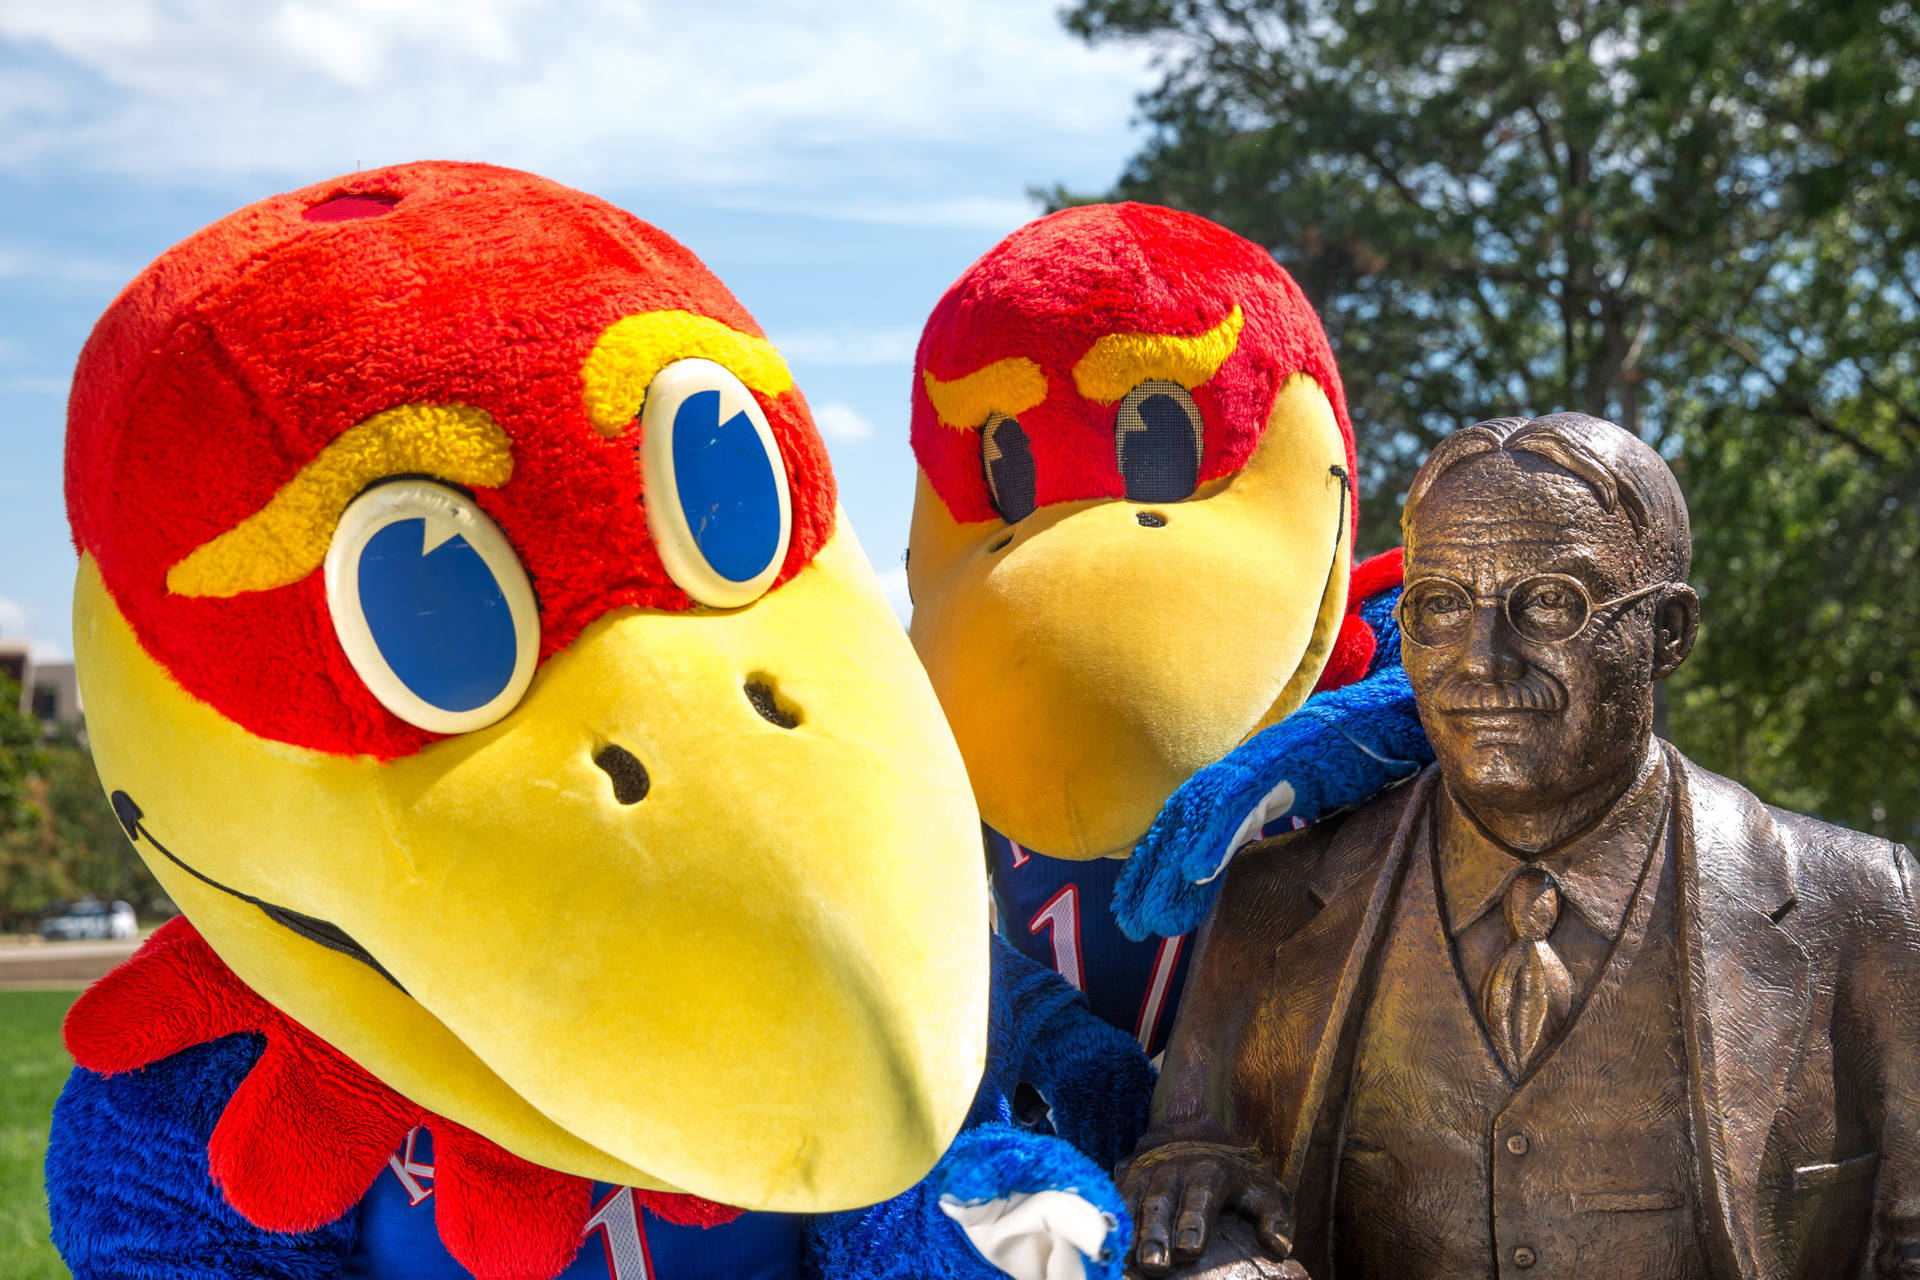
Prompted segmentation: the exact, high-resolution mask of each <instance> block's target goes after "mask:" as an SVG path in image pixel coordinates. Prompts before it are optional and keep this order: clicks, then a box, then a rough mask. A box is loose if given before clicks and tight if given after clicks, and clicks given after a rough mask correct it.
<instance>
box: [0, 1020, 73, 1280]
mask: <svg viewBox="0 0 1920 1280" xmlns="http://www.w3.org/2000/svg"><path fill="white" fill-rule="evenodd" d="M79 994H80V993H79V992H78V991H0V1276H5V1277H6V1278H7V1280H65V1277H66V1274H67V1269H66V1268H65V1267H63V1266H61V1265H60V1256H59V1255H58V1254H56V1253H55V1252H54V1251H53V1245H52V1244H50V1243H49V1242H48V1240H47V1196H46V1192H45V1191H44V1190H43V1189H42V1187H41V1166H42V1164H43V1163H44V1162H45V1160H46V1158H47V1126H48V1120H49V1117H50V1116H51V1114H52V1112H53V1100H54V1099H55V1098H56V1097H58V1096H59V1095H60V1086H61V1085H63V1084H65V1083H66V1081H67V1072H69V1071H71V1070H72V1069H73V1059H71V1058H69V1057H68V1056H67V1051H66V1048H65V1047H64V1046H63V1045H62V1044H61V1043H60V1020H61V1019H62V1018H64V1017H66V1015H67V1006H68V1005H70V1004H72V1003H73V1000H74V997H75V996H77V995H79Z"/></svg>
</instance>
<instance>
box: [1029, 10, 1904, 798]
mask: <svg viewBox="0 0 1920 1280" xmlns="http://www.w3.org/2000/svg"><path fill="white" fill-rule="evenodd" d="M1065 20H1066V22H1067V25H1068V26H1069V28H1071V29H1072V30H1074V31H1075V32H1077V33H1079V34H1080V35H1082V36H1084V37H1086V38H1087V39H1089V40H1114V39H1127V40H1139V41H1146V42H1149V43H1151V44H1152V45H1153V46H1154V47H1155V48H1156V49H1157V50H1158V52H1159V54H1160V67H1161V72H1162V76H1161V80H1160V83H1159V84H1158V86H1157V87H1156V88H1155V89H1153V90H1152V91H1151V92H1149V93H1148V94H1147V95H1145V96H1144V97H1143V99H1142V100H1141V107H1142V111H1143V115H1144V119H1145V122H1146V123H1147V124H1148V126H1149V128H1150V133H1149V136H1148V140H1147V143H1146V145H1145V147H1144V148H1143V150H1142V151H1141V153H1140V154H1139V155H1138V156H1137V157H1136V158H1135V159H1134V160H1133V162H1132V163H1131V164H1130V166H1129V167H1128V169H1127V171H1126V172H1125V174H1124V175H1123V176H1122V178H1121V180H1120V182H1119V183H1118V184H1117V187H1116V190H1115V191H1114V192H1113V193H1111V195H1112V196H1113V197H1118V198H1128V199H1143V200H1153V201H1157V202H1160V203H1164V204H1171V205H1175V206H1178V207H1182V208H1188V209H1192V210H1194V211H1196V212H1199V213H1202V214H1205V215H1207V216H1209V217H1212V218H1215V219H1217V220H1219V221H1221V222H1224V223H1226V224H1227V225H1229V226H1231V227H1234V228H1235V229H1236V230H1239V231H1240V232H1241V233H1242V234H1244V235H1247V236H1249V237H1250V238H1252V239H1254V240H1255V241H1257V242H1259V243H1261V244H1264V245H1266V246H1268V247H1269V248H1270V249H1271V250H1272V251H1273V252H1274V253H1275V255H1276V256H1277V257H1278V258H1279V259H1280V260H1281V261H1282V262H1284V263H1285V264H1286V265H1287V267H1288V268H1289V269H1290V270H1291V271H1292V272H1293V274H1294V275H1295V277H1296V278H1297V279H1298V280H1299V281H1300V282H1301V285H1302V286H1303V287H1304V288H1305V289H1306V290H1307V292H1308V294H1309V296H1311V297H1312V298H1313V300H1314V302H1315V305H1316V306H1317V307H1318V308H1319V309H1320V312H1321V315H1322V317H1323V318H1324V319H1325V320H1326V322H1327V327H1328V329H1329V332H1330V333H1331V335H1332V338H1333V342H1334V349H1335V352H1336V354H1337V355H1338V357H1339V360H1340V367H1341V372H1342V376H1343V378H1344V379H1345V382H1346V388H1347V394H1348V398H1349V402H1350V404H1351V407H1352V409H1353V414H1354V419H1355V424H1356V427H1357V428H1358V430H1359V433H1360V439H1361V446H1362V456H1363V466H1362V482H1363V485H1364V489H1363V492H1364V493H1365V494H1366V496H1367V497H1368V498H1369V499H1370V500H1371V501H1370V502H1368V503H1366V504H1364V506H1363V510H1365V511H1366V512H1367V514H1368V524H1367V527H1366V529H1365V530H1364V531H1363V538H1362V545H1363V549H1366V548H1368V547H1371V548H1373V549H1378V548H1380V547H1384V546H1387V545H1391V544H1392V542H1393V541H1394V540H1395V539H1396V537H1397V531H1396V529H1395V522H1396V521H1397V518H1398V506H1397V503H1396V502H1395V501H1394V496H1395V495H1397V494H1399V493H1401V492H1403V491H1404V487H1405V484H1406V481H1407V479H1408V478H1409V477H1410V475H1411V472H1412V469H1413V468H1414V467H1415V466H1416V465H1417V464H1418V461H1419V459H1420V458H1421V457H1422V456H1424V454H1425V452H1426V450H1427V449H1428V448H1429V447H1430V446H1431V444H1432V443H1433V441H1434V440H1436V439H1437V438H1438V437H1439V436H1440V435H1442V434H1444V433H1445V432H1447V431H1450V430H1452V429H1454V428H1456V427H1458V426H1462V425H1465V424H1466V423H1469V422H1472V421H1475V420H1477V419H1481V418H1486V417H1493V416H1498V415H1502V414H1509V413H1524V414H1538V413H1545V412H1551V411H1553V410H1556V409H1563V408H1571V409H1581V410H1584V411H1586V412H1589V413H1596V414H1601V415H1603V416H1607V417H1611V418H1613V419H1614V420H1615V421H1618V422H1621V423H1623V424H1624V425H1627V426H1629V427H1631V428H1632V429H1634V430H1636V431H1639V432H1640V433H1641V434H1642V435H1644V436H1645V437H1646V438H1647V439H1649V440H1651V441H1653V442H1655V443H1656V444H1657V445H1658V446H1659V447H1660V448H1661V449H1662V451H1663V452H1664V453H1666V454H1667V456H1668V457H1669V458H1671V459H1672V460H1673V461H1674V464H1675V468H1676V470H1677V471H1678V472H1679V473H1680V475H1681V478H1682V482H1683V483H1684V484H1685V485H1686V487H1687V490H1688V495H1689V500H1690V503H1691V506H1692V509H1693V516H1694V523H1695V530H1694V532H1695V544H1696V563H1695V572H1694V579H1695V582H1696V584H1698V585H1700V586H1702V587H1703V595H1704V596H1705V599H1706V620H1707V625H1706V628H1705V629H1704V632H1703V636H1702V641H1701V646H1700V649H1699V651H1698V653H1697V654H1696V656H1695V659H1694V661H1692V662H1691V663H1689V664H1688V666H1687V667H1686V668H1684V669H1683V671H1682V673H1681V676H1680V678H1678V679H1677V680H1676V681H1675V689H1674V704H1673V711H1672V716H1671V721H1670V723H1671V727H1672V730H1673V734H1674V737H1675V738H1676V740H1677V741H1678V742H1679V743H1680V745H1681V746H1682V747H1683V748H1685V749H1686V750H1688V751H1689V752H1690V753H1692V754H1693V755H1695V756H1696V758H1698V759H1700V760H1702V761H1703V762H1705V763H1707V764H1709V765H1710V766H1713V767H1717V768H1720V769H1722V770H1725V771H1727V772H1730V773H1732V774H1734V775H1736V776H1739V777H1741V778H1743V779H1745V780H1747V781H1749V782H1750V783H1752V784H1753V785H1755V786H1756V787H1758V788H1759V789H1760V790H1762V791H1763V792H1764V793H1766V794H1768V795H1769V796H1770V797H1773V798H1775V799H1777V800H1779V801H1781V802H1784V803H1790V804H1795V805H1799V806H1802V807H1805V808H1808V809H1811V810H1814V811H1817V812H1820V813H1822V814H1824V815H1825V816H1828V817H1831V818H1834V819H1837V820H1844V821H1848V822H1851V823H1854V824H1857V825H1860V826H1863V827H1869V828H1874V829H1878V830H1882V831H1886V832H1889V833H1894V834H1899V835H1902V836H1911V835H1913V834H1915V833H1917V832H1920V770H1915V769H1914V768H1913V767H1912V761H1913V760H1914V758H1915V755H1916V748H1920V582H1916V579H1915V571H1916V568H1920V566H1916V564H1915V557H1916V553H1920V369H1917V368H1916V361H1920V121H1917V114H1916V110H1915V101H1914V99H1915V92H1916V88H1920V18H1917V17H1916V14H1915V10H1914V7H1913V5H1912V4H1910V3H1899V4H1862V3H1857V2H1855V0H1839V2H1838V3H1822V2H1818V0H1673V2H1670V3H1630V2H1623V0H1591V2H1589V3H1580V2H1579V0H1509V2H1508V3H1503V4H1498V5H1479V4H1462V3H1460V2H1459V0H1268V2H1265V3H1261V2H1258V0H1080V3H1078V4H1077V5H1076V6H1075V7H1073V8H1071V9H1070V10H1068V11H1067V13H1066V15H1065ZM1054 198H1055V200H1056V202H1065V201H1068V200H1072V199H1075V198H1076V197H1073V196H1070V195H1068V194H1067V193H1064V192H1055V193H1054Z"/></svg>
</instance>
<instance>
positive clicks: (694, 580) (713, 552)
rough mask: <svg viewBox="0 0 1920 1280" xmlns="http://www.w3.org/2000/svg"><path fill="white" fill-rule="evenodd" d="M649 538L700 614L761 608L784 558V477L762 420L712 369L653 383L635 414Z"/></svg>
mask: <svg viewBox="0 0 1920 1280" xmlns="http://www.w3.org/2000/svg"><path fill="white" fill-rule="evenodd" d="M640 465H641V470H642V472H643V473H644V475H645V477H646V502H647V528H648V529H649V531H650V532H651V533H652V534H653V541H654V545H655V546H656V547H658V548H659V551H660V560H661V563H663V564H664V565H665V566H666V569H667V572H668V573H670V574H672V575H673V580H674V581H675V582H677V583H679V584H680V585H681V587H683V588H685V590H686V592H687V594H688V595H690V596H692V597H693V598H694V599H696V600H698V601H700V602H701V603H702V604H709V605H713V606H715V607H717V608H722V609H728V608H734V607H736V606H738V605H743V604H747V603H749V602H750V601H752V600H755V599H757V598H759V596H760V595H761V593H763V592H764V591H766V589H767V588H768V587H769V586H770V585H772V583H773V580H774V578H775V577H776V576H777V575H778V574H779V572H780V566H781V564H782V563H784V562H785V560H786V558H787V540H788V538H789V536H790V535H791V534H792V526H793V513H792V507H791V505H790V501H791V500H790V498H789V496H788V493H787V468H786V465H785V463H784V462H783V461H782V459H781V456H780V447H779V445H778V444H776V443H775V442H774V438H773V430H772V428H770V427H769V426H768V425H767V417H766V414H764V413H762V412H761V410H760V405H759V404H758V402H756V401H755V400H754V398H753V395H752V393H751V392H749V391H748V390H747V389H746V387H745V386H743V385H742V384H741V382H740V380H739V379H738V378H736V377H734V376H733V375H732V374H731V373H729V372H727V370H726V369H725V368H723V367H721V366H720V365H718V364H715V363H714V362H713V361H711V360H680V361H677V362H675V363H674V364H670V365H668V366H667V367H666V368H664V369H662V370H661V371H660V372H659V373H657V374H655V375H654V379H653V381H652V383H650V384H649V385H648V387H647V399H646V406H645V408H643V409H642V410H641V414H640Z"/></svg>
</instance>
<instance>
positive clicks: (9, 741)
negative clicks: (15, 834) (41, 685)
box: [0, 675, 44, 835]
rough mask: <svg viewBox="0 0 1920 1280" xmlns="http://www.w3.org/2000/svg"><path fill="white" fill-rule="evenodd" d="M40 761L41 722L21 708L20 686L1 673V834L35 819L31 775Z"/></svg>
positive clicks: (39, 765) (35, 772)
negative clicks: (37, 721) (35, 720)
mask: <svg viewBox="0 0 1920 1280" xmlns="http://www.w3.org/2000/svg"><path fill="white" fill-rule="evenodd" d="M43 763H44V757H43V755H42V753H41V750H40V726H39V725H38V724H36V723H35V722H34V720H33V717H31V716H29V715H27V714H26V713H25V712H23V711H21V710H20V686H19V685H18V684H17V683H15V682H14V681H12V680H10V679H8V678H7V677H6V676H4V675H0V835H4V834H6V833H7V832H9V831H12V830H15V829H17V828H19V827H23V826H27V825H29V824H31V823H32V822H33V821H34V820H35V815H36V813H37V811H36V810H35V808H34V806H33V803H32V796H31V785H30V779H32V778H33V776H34V775H35V774H37V773H38V772H39V771H40V767H41V765H42V764H43Z"/></svg>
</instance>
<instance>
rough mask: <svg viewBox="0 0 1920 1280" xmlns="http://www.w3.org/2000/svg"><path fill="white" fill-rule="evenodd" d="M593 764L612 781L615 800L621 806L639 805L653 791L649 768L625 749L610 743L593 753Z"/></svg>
mask: <svg viewBox="0 0 1920 1280" xmlns="http://www.w3.org/2000/svg"><path fill="white" fill-rule="evenodd" d="M593 762H594V763H595V764H597V765H599V766H600V768H601V771H602V772H604V773H605V774H606V775H607V777H608V778H609V779H611V780H612V782H613V798H614V799H615V800H618V801H619V802H620V803H621V804H639V803H640V802H641V801H642V800H645V799H646V798H647V792H648V791H650V790H652V789H653V779H652V778H650V777H648V776H647V766H645V765H643V764H641V763H640V757H639V756H636V755H634V754H633V752H631V751H629V750H627V749H626V748H625V747H622V746H618V745H616V744H614V743H611V742H609V743H608V744H607V745H606V746H604V747H602V748H600V749H599V750H598V751H596V752H594V753H593Z"/></svg>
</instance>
